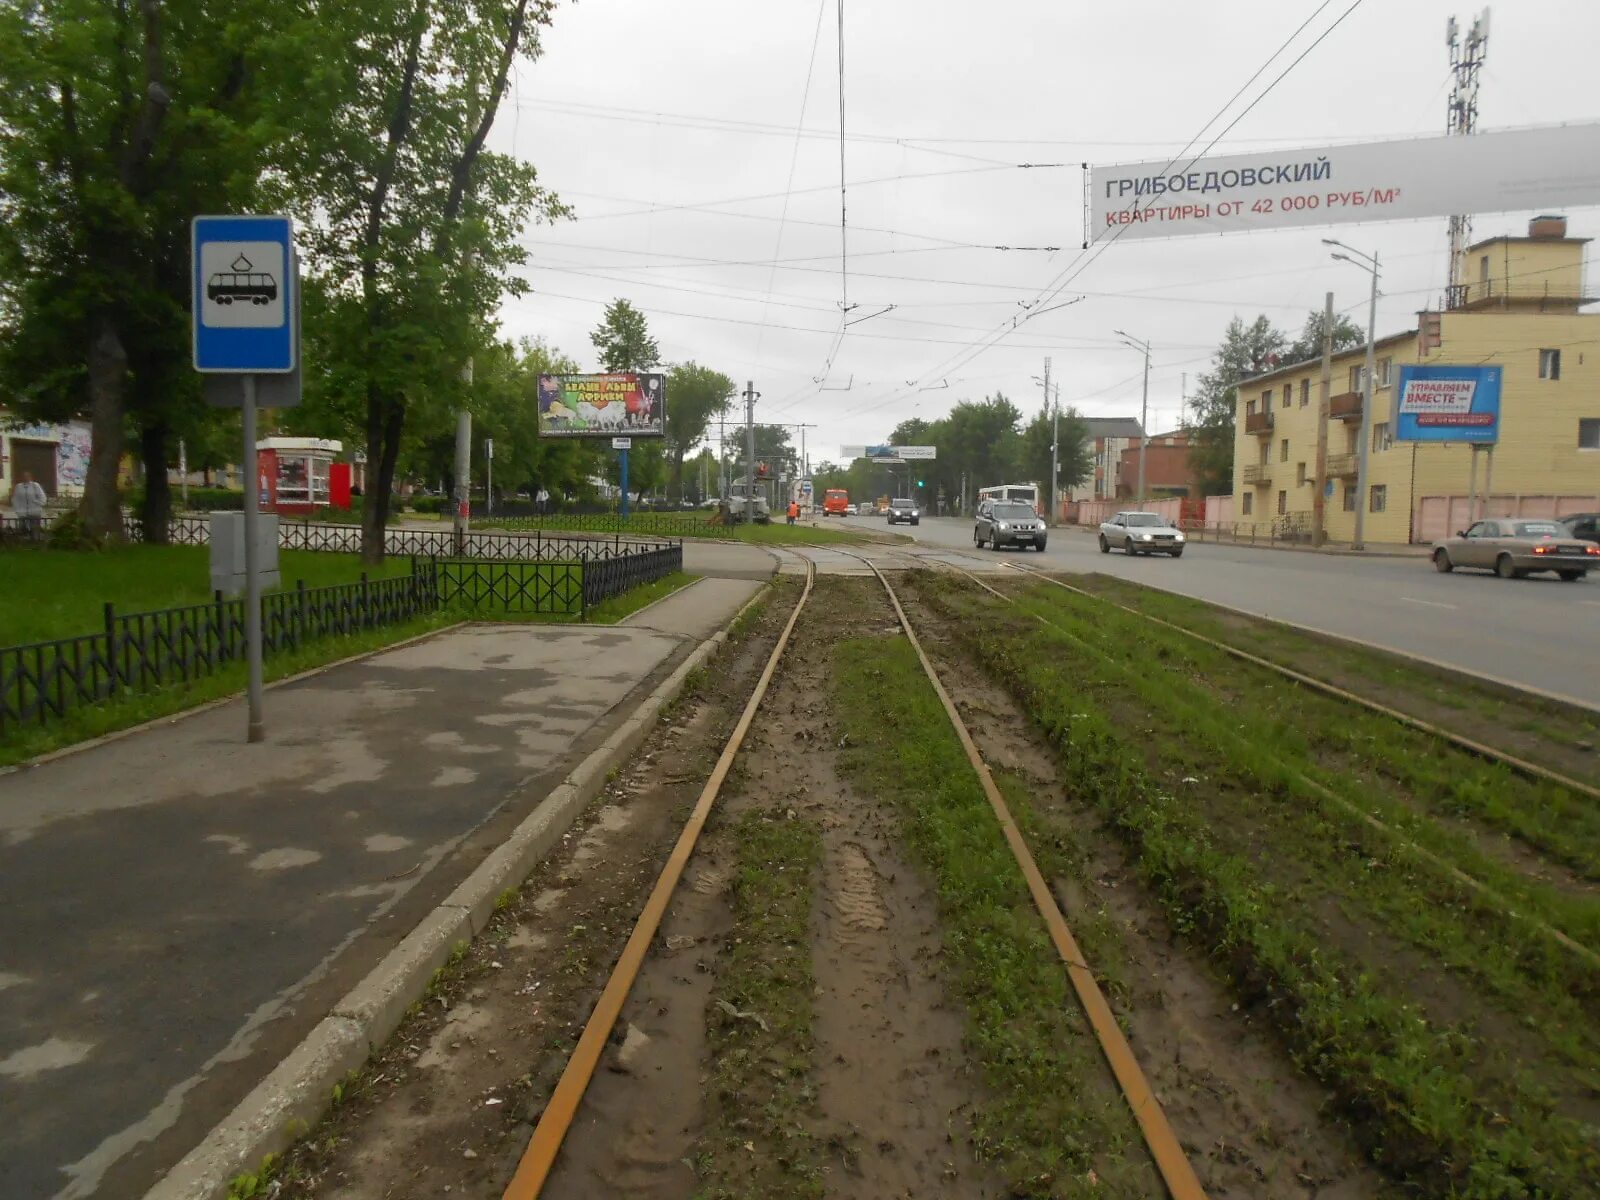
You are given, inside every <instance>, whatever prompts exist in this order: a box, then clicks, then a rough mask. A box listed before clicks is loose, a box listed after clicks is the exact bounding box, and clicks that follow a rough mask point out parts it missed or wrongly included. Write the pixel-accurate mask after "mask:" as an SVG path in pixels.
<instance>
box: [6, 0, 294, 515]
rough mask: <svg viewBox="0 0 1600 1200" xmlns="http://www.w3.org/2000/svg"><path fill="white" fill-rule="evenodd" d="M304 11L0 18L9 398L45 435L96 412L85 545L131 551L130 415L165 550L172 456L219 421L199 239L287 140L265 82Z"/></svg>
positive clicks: (48, 12) (121, 8) (174, 5)
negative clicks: (204, 360)
mask: <svg viewBox="0 0 1600 1200" xmlns="http://www.w3.org/2000/svg"><path fill="white" fill-rule="evenodd" d="M303 11H304V10H302V9H300V8H299V7H298V6H293V5H288V6H279V5H258V6H255V7H253V8H249V9H245V10H240V11H238V12H234V11H232V10H231V9H229V8H227V6H220V7H219V6H217V5H213V4H208V3H203V2H202V0H166V2H163V0H137V2H136V3H120V4H115V5H112V4H105V3H100V2H98V0H54V2H52V3H49V4H43V3H15V4H10V5H5V6H0V61H3V62H4V63H5V64H6V83H5V86H4V87H3V88H0V129H4V130H5V137H4V138H3V139H0V195H3V196H4V211H5V221H4V222H3V230H0V314H3V318H0V320H3V325H4V328H3V330H0V343H3V344H4V345H5V347H6V349H5V352H4V353H3V355H0V379H3V381H4V384H5V387H6V390H7V391H8V392H9V393H10V394H11V396H14V397H16V398H17V402H18V405H19V407H20V408H21V409H22V410H23V411H24V412H26V413H28V414H29V415H32V416H37V417H45V418H49V417H57V418H59V417H61V416H64V415H66V414H68V413H73V412H79V411H83V410H85V409H87V411H88V415H89V421H90V425H91V427H92V430H93V439H94V448H93V452H92V454H91V457H90V463H89V473H88V479H87V485H86V488H85V492H84V498H83V501H82V504H81V506H80V510H79V511H80V513H81V515H82V517H83V520H84V524H85V527H86V528H87V529H88V531H89V532H90V533H91V534H93V535H95V536H98V537H102V538H110V539H120V538H121V536H122V513H121V505H120V498H119V496H118V491H117V476H118V469H119V467H120V464H121V458H122V453H123V447H124V444H125V439H126V434H127V431H128V425H129V416H130V413H131V414H132V416H133V417H134V418H135V424H136V425H137V426H138V428H139V431H140V449H141V454H142V457H143V459H144V462H145V466H146V473H147V488H146V509H145V512H144V514H143V515H144V517H145V520H146V529H147V533H149V534H151V535H153V536H156V537H159V538H161V539H162V540H164V538H165V532H166V508H165V506H166V504H167V503H168V492H167V484H166V465H167V461H168V455H167V446H168V444H169V442H170V435H171V434H172V432H173V430H174V428H177V429H179V430H181V429H182V428H184V426H185V425H186V424H192V423H194V422H197V421H203V420H204V419H205V418H204V416H203V414H201V413H200V412H199V411H198V410H199V385H198V380H197V379H196V377H195V375H194V373H193V371H191V370H189V369H188V357H189V339H188V333H187V330H188V320H189V318H188V312H187V309H188V304H189V288H190V284H189V272H188V260H189V234H188V225H189V220H190V218H191V217H192V216H193V214H194V213H196V212H219V211H222V212H226V211H238V210H239V209H240V208H243V207H246V206H247V201H248V200H249V198H250V197H251V195H252V192H253V189H254V182H255V164H256V163H257V162H258V160H259V159H260V157H261V154H262V151H263V148H264V146H265V145H266V144H267V143H268V142H270V141H271V140H272V139H273V138H274V137H275V136H276V135H275V132H274V123H273V113H272V111H271V110H270V109H271V106H270V103H269V100H270V87H271V85H270V84H269V83H267V82H265V81H266V80H270V79H280V78H281V79H285V80H288V79H293V78H295V77H297V76H299V75H303V74H304V73H305V72H304V70H303V69H302V68H297V67H295V66H294V65H292V61H291V60H290V59H286V58H285V57H283V56H285V55H287V56H293V55H296V54H298V53H302V52H304V49H305V47H306V46H307V45H309V44H311V43H309V42H308V41H307V39H305V38H304V37H296V36H293V30H294V28H295V26H296V25H297V23H300V22H303V21H305V20H308V19H309V18H307V17H305V16H304V15H303Z"/></svg>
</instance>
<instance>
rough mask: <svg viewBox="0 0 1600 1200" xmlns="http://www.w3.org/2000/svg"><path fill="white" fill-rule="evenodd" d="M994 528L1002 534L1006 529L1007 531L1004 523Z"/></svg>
mask: <svg viewBox="0 0 1600 1200" xmlns="http://www.w3.org/2000/svg"><path fill="white" fill-rule="evenodd" d="M996 528H997V529H999V530H1000V532H1001V533H1004V532H1005V531H1006V529H1007V525H1006V523H1005V522H1004V521H1001V522H1000V524H999V525H998V526H996Z"/></svg>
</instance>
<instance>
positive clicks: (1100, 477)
mask: <svg viewBox="0 0 1600 1200" xmlns="http://www.w3.org/2000/svg"><path fill="white" fill-rule="evenodd" d="M1083 423H1084V425H1085V426H1087V428H1088V434H1089V445H1090V449H1091V450H1092V451H1093V453H1094V474H1093V476H1091V477H1090V478H1089V479H1087V480H1085V481H1084V482H1083V483H1080V484H1078V485H1077V486H1076V487H1074V488H1073V489H1072V491H1071V493H1070V494H1069V495H1068V497H1067V499H1068V500H1071V501H1081V500H1112V499H1115V498H1116V496H1117V467H1118V464H1119V463H1120V462H1121V461H1122V452H1123V451H1124V450H1126V449H1127V448H1128V446H1129V444H1130V443H1133V442H1136V441H1137V439H1139V438H1141V437H1143V436H1144V427H1143V426H1142V425H1140V424H1139V422H1138V421H1136V420H1134V419H1133V418H1132V417H1085V418H1083Z"/></svg>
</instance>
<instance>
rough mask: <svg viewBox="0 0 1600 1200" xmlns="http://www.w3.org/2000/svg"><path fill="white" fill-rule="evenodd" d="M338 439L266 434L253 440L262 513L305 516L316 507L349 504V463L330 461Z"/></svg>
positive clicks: (338, 445)
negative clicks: (259, 438) (268, 435)
mask: <svg viewBox="0 0 1600 1200" xmlns="http://www.w3.org/2000/svg"><path fill="white" fill-rule="evenodd" d="M343 450H344V444H343V443H342V442H336V441H331V440H329V439H327V438H297V437H269V438H262V439H261V440H260V441H259V442H257V443H256V454H257V461H258V463H259V470H260V473H261V478H260V479H259V480H258V481H257V482H258V484H259V486H260V488H261V494H260V496H259V501H260V504H261V508H262V510H263V511H265V512H275V513H278V514H280V515H287V516H306V515H309V514H310V513H313V512H315V511H316V510H317V509H319V508H345V509H347V508H349V507H350V464H349V463H341V462H334V461H333V460H334V458H335V457H336V456H337V455H338V454H339V453H340V452H341V451H343Z"/></svg>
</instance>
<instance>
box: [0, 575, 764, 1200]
mask: <svg viewBox="0 0 1600 1200" xmlns="http://www.w3.org/2000/svg"><path fill="white" fill-rule="evenodd" d="M757 587H758V585H757V584H754V583H743V582H733V583H728V582H726V581H704V582H702V583H699V584H696V585H694V586H693V587H692V588H690V589H687V590H686V592H685V593H680V594H679V596H674V597H670V598H669V600H668V601H667V602H664V603H662V604H659V605H656V606H653V607H652V608H651V609H648V610H645V611H644V612H642V613H641V614H638V615H639V616H640V617H641V618H648V619H647V620H644V619H642V620H641V621H640V622H639V623H638V624H637V625H635V626H631V627H630V626H609V627H607V626H551V625H517V626H493V625H473V626H466V627H463V628H460V629H456V630H451V631H447V632H445V633H442V634H439V635H436V636H434V637H431V638H428V639H425V640H423V641H420V642H417V643H414V644H411V645H408V646H404V647H399V648H396V649H394V650H390V651H385V652H383V653H380V654H378V655H375V656H372V657H369V658H366V659H362V660H360V661H357V662H352V663H347V664H344V665H342V666H337V667H333V668H330V669H329V670H327V671H324V672H322V673H319V674H316V675H313V676H310V677H306V678H302V679H300V680H297V681H294V682H291V683H288V684H285V685H283V686H281V687H277V688H273V689H270V690H269V691H268V693H267V701H266V722H267V730H268V740H267V741H266V742H265V743H264V744H261V745H255V746H251V745H247V744H245V742H244V738H243V731H244V714H243V712H242V706H241V705H240V704H239V703H237V702H234V703H229V704H226V705H222V706H220V707H217V708H214V709H210V710H207V711H204V712H201V713H197V714H195V715H193V716H190V717H187V718H182V719H179V720H177V721H173V722H167V723H163V724H161V725H158V726H155V727H152V728H148V729H145V730H142V731H139V732H136V733H133V734H131V735H129V736H127V737H123V738H120V739H116V740H112V741H108V742H105V743H103V744H101V745H98V746H94V747H91V748H88V749H86V750H84V751H82V752H80V753H76V754H70V755H67V756H65V757H62V758H59V759H56V760H54V761H50V762H47V763H43V764H41V765H39V766H36V767H33V768H29V769H24V770H20V771H17V772H14V773H12V774H9V775H5V776H0V1128H4V1129H5V1130H6V1137H5V1143H6V1153H5V1154H4V1155H0V1196H6V1197H11V1196H16V1197H24V1196H25V1197H30V1198H33V1197H40V1198H42V1197H51V1196H56V1197H119V1198H120V1197H129V1196H135V1195H140V1194H143V1192H144V1191H145V1190H146V1189H147V1188H148V1187H150V1186H151V1185H152V1184H153V1183H154V1182H155V1181H156V1180H157V1179H159V1178H160V1176H161V1175H162V1173H163V1172H164V1171H165V1170H166V1169H167V1168H168V1167H170V1166H171V1165H172V1164H173V1163H174V1162H176V1161H177V1160H178V1159H179V1158H181V1157H182V1156H183V1155H184V1154H185V1153H186V1152H187V1151H188V1150H189V1148H190V1147H191V1146H193V1145H194V1144H196V1143H197V1142H199V1140H200V1139H201V1138H202V1137H204V1136H205V1134H206V1133H207V1132H208V1131H209V1130H210V1129H211V1127H212V1126H213V1125H214V1124H215V1123H216V1122H217V1121H218V1120H220V1119H221V1117H222V1116H223V1115H225V1114H226V1113H228V1112H229V1111H230V1110H231V1109H232V1108H233V1106H234V1105H235V1104H236V1103H238V1101H239V1100H240V1099H241V1098H242V1097H243V1096H244V1095H245V1094H246V1093H247V1092H249V1090H250V1089H251V1088H252V1087H253V1086H254V1085H255V1084H256V1083H257V1082H258V1081H259V1080H260V1079H261V1078H262V1077H263V1076H264V1075H265V1074H266V1073H267V1072H268V1071H269V1070H270V1069H271V1068H272V1067H273V1066H275V1065H276V1064H277V1063H278V1062H279V1061H280V1060H281V1059H282V1058H283V1057H284V1055H285V1054H287V1053H288V1052H289V1051H290V1050H291V1049H292V1048H293V1047H294V1046H296V1045H297V1044H298V1043H299V1042H300V1040H301V1039H302V1038H303V1037H304V1036H305V1035H306V1033H307V1032H308V1031H309V1030H310V1029H311V1028H312V1027H314V1026H316V1025H317V1023H318V1021H319V1020H320V1019H321V1018H322V1017H323V1016H325V1015H326V1014H327V1013H328V1011H329V1010H330V1009H331V1008H332V1006H333V1005H334V1004H335V1003H336V1002H337V1001H338V1000H339V998H340V997H342V996H343V995H344V994H345V992H346V991H347V990H348V989H349V988H350V987H351V986H352V985H353V984H354V983H356V982H357V981H359V980H360V979H361V978H362V977H363V976H364V975H365V974H366V972H367V971H368V970H370V969H371V968H372V967H373V965H374V964H375V963H376V962H378V961H379V959H381V958H382V957H383V955H384V954H385V953H386V952H388V951H389V950H390V949H391V948H392V947H394V946H395V945H396V944H397V943H398V942H399V941H400V939H401V938H403V937H404V936H405V935H406V934H407V933H408V932H410V930H411V929H412V928H413V927H414V926H415V925H416V923H417V921H418V920H419V919H420V918H421V917H422V916H423V915H426V914H427V913H428V912H430V911H431V910H432V908H433V906H434V905H436V904H438V903H439V902H440V900H441V899H443V898H444V897H445V896H447V895H448V894H449V893H450V891H451V889H453V888H454V887H455V886H456V885H457V884H458V883H460V881H461V880H462V879H463V878H464V877H465V876H466V875H467V874H468V873H469V872H470V871H471V870H472V869H473V868H474V867H475V866H476V865H477V864H478V863H479V862H480V861H482V860H483V858H484V856H485V855H486V854H487V853H488V852H489V851H491V850H493V849H494V848H495V847H496V846H498V845H499V844H500V842H501V841H503V840H504V838H505V837H506V836H507V834H508V833H509V832H510V831H511V830H512V829H514V828H515V827H516V824H517V822H518V821H520V820H521V819H522V818H523V817H524V816H525V815H527V814H528V813H529V812H530V811H532V810H533V809H534V808H535V807H536V806H537V805H538V804H539V802H540V801H541V800H542V799H543V798H544V796H545V795H546V794H548V793H549V791H550V789H551V788H552V787H553V786H554V785H555V784H556V783H557V782H558V781H559V780H561V779H562V778H563V777H564V776H565V775H566V773H567V772H568V771H569V770H571V768H572V767H573V766H575V765H576V764H577V762H578V761H579V760H581V759H582V757H583V756H584V755H585V754H587V753H588V752H589V751H590V750H592V749H593V748H594V747H596V746H597V745H599V744H600V743H601V742H602V741H604V740H605V738H606V737H607V736H608V734H609V733H610V731H611V730H613V729H615V728H617V727H618V726H619V725H621V724H622V723H623V722H624V720H625V719H626V718H627V716H628V714H629V713H630V712H631V711H632V709H633V707H634V706H635V704H636V703H637V701H638V699H639V698H642V697H643V696H644V695H646V694H648V692H649V690H650V689H652V688H654V687H655V685H656V681H658V680H659V679H661V678H663V677H664V676H665V675H666V674H667V673H668V672H669V671H670V670H671V669H672V668H673V667H674V666H676V664H677V663H678V662H680V661H681V660H682V659H683V658H685V657H686V656H687V655H688V654H689V652H690V651H691V650H692V649H693V648H694V647H695V646H697V645H699V644H700V642H701V640H702V639H703V637H704V636H705V634H706V633H708V632H710V631H711V630H712V629H715V628H717V627H720V625H721V624H723V623H725V622H726V621H727V620H728V619H729V618H730V617H731V616H732V615H733V614H734V613H735V612H736V611H737V610H738V608H739V607H740V605H742V604H743V603H744V602H745V600H747V599H748V598H749V596H750V595H751V594H752V593H753V591H755V590H756V588H757ZM679 597H682V601H681V602H680V603H679V604H676V605H674V604H673V603H672V601H674V600H678V599H679Z"/></svg>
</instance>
